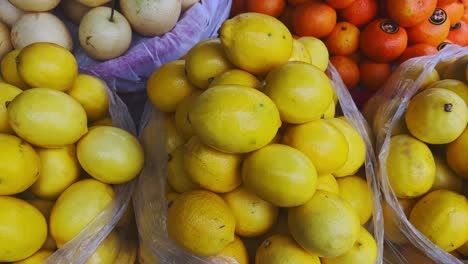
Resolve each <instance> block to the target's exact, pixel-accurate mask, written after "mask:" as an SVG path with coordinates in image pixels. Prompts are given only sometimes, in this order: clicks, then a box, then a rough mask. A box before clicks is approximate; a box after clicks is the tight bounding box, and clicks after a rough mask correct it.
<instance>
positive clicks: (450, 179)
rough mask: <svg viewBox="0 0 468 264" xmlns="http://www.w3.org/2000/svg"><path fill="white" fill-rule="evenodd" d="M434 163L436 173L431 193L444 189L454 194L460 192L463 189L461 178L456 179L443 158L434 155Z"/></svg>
mask: <svg viewBox="0 0 468 264" xmlns="http://www.w3.org/2000/svg"><path fill="white" fill-rule="evenodd" d="M434 161H435V165H436V172H435V180H434V184H432V187H431V191H434V190H441V189H445V190H451V191H454V192H461V190H462V188H463V180H462V178H461V177H458V176H457V175H456V174H455V172H453V170H452V169H450V167H449V166H448V164H447V161H446V160H445V157H443V156H442V155H438V154H434Z"/></svg>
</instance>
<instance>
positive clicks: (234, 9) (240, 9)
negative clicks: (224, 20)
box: [229, 0, 245, 17]
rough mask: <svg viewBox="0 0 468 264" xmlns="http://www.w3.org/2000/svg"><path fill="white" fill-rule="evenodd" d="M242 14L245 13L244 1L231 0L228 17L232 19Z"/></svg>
mask: <svg viewBox="0 0 468 264" xmlns="http://www.w3.org/2000/svg"><path fill="white" fill-rule="evenodd" d="M244 12H245V0H232V5H231V13H230V14H229V15H230V16H231V17H233V16H237V15H238V14H240V13H244Z"/></svg>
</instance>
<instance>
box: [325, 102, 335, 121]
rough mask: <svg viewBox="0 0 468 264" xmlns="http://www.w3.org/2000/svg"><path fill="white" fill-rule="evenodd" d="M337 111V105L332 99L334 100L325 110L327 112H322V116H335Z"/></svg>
mask: <svg viewBox="0 0 468 264" xmlns="http://www.w3.org/2000/svg"><path fill="white" fill-rule="evenodd" d="M335 111H336V105H335V103H334V102H333V101H332V102H330V104H329V105H328V107H327V110H325V112H324V113H323V114H322V116H321V117H322V118H333V117H335Z"/></svg>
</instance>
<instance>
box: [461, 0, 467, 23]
mask: <svg viewBox="0 0 468 264" xmlns="http://www.w3.org/2000/svg"><path fill="white" fill-rule="evenodd" d="M461 2H462V3H463V6H464V7H465V11H464V12H463V17H462V20H463V21H465V22H466V23H468V0H462V1H461Z"/></svg>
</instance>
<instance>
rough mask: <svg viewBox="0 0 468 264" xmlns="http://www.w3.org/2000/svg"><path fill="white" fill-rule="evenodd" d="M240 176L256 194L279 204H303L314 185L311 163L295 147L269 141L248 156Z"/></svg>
mask: <svg viewBox="0 0 468 264" xmlns="http://www.w3.org/2000/svg"><path fill="white" fill-rule="evenodd" d="M242 179H243V180H244V184H245V186H246V187H247V188H248V189H249V190H251V191H253V192H254V193H255V194H256V195H258V196H259V197H260V198H262V199H264V200H266V201H268V202H270V203H272V204H273V205H275V206H281V207H293V206H298V205H301V204H304V203H305V202H307V201H308V200H309V199H310V198H311V197H312V195H313V194H314V192H315V189H316V187H317V172H316V170H315V167H314V164H313V163H312V162H311V161H310V160H309V158H308V157H307V156H306V155H305V154H303V153H302V152H300V151H299V150H297V149H294V148H292V147H289V146H286V145H282V144H270V145H268V146H266V147H263V148H262V149H260V150H258V151H256V152H254V153H252V154H251V155H250V156H248V157H247V158H246V159H245V160H244V162H243V166H242Z"/></svg>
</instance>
